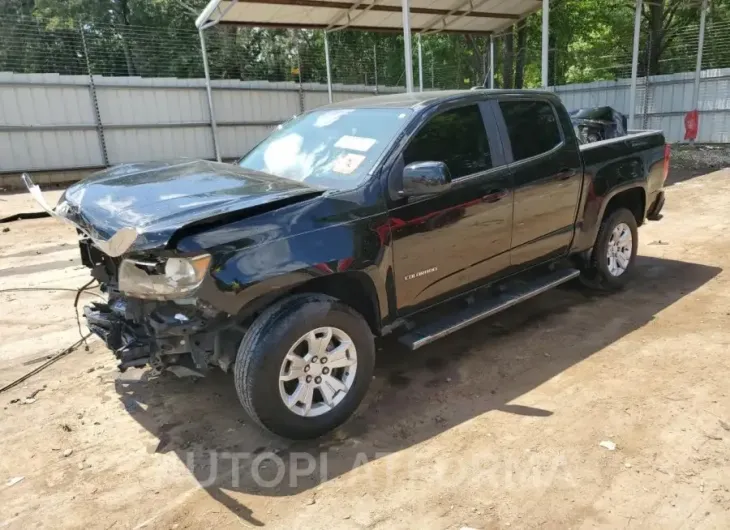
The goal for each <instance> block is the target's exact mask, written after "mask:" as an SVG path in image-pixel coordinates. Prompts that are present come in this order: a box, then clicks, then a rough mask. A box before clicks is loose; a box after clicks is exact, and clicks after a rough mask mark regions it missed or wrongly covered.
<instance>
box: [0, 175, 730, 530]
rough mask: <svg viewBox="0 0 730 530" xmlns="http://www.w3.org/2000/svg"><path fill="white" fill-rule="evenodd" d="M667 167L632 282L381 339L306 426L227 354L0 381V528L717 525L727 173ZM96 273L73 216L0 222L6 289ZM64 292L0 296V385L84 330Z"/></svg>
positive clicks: (726, 443)
mask: <svg viewBox="0 0 730 530" xmlns="http://www.w3.org/2000/svg"><path fill="white" fill-rule="evenodd" d="M675 181H676V182H677V183H676V184H674V185H672V186H670V187H669V188H668V190H667V206H666V208H665V212H664V213H665V217H664V219H663V220H662V221H661V222H658V223H656V222H652V223H649V224H647V225H646V226H645V227H643V228H641V229H640V238H641V246H640V251H639V252H640V257H639V261H638V270H637V274H636V278H635V280H634V282H633V284H632V286H631V288H630V289H628V290H626V291H624V292H622V293H619V294H615V295H610V296H597V295H595V294H592V293H589V292H586V291H584V290H582V289H580V288H577V287H576V286H573V285H571V286H566V287H564V288H560V289H558V290H555V291H553V292H550V293H546V294H544V295H541V296H539V297H537V298H535V299H533V300H531V301H529V302H526V303H524V304H522V305H520V306H518V307H516V308H513V309H511V310H509V311H508V312H505V313H502V314H500V315H498V316H497V317H495V318H492V319H489V320H487V321H483V322H482V323H479V324H476V325H474V326H472V327H470V328H468V329H466V330H465V331H464V332H462V333H459V334H457V335H456V336H451V337H448V338H446V339H443V340H441V341H440V342H437V343H435V344H432V345H430V346H429V347H426V348H424V349H422V350H419V351H418V352H416V353H412V352H408V351H406V350H405V349H404V348H402V347H400V346H398V345H397V344H396V343H395V342H394V341H393V340H392V339H389V340H385V341H383V342H382V343H381V344H380V345H379V358H378V366H377V375H376V377H375V379H374V380H373V382H372V386H371V389H370V392H369V394H368V396H367V398H366V402H365V404H364V406H363V407H362V408H361V409H360V411H359V412H358V414H357V415H356V417H355V418H354V419H353V420H352V421H350V422H349V423H348V424H346V425H345V426H344V428H342V429H340V430H339V431H337V432H335V433H334V434H333V435H331V436H329V437H327V438H326V439H324V440H320V441H318V442H316V443H309V444H302V443H300V444H291V443H288V442H286V441H284V440H280V439H276V438H273V437H271V436H269V435H266V434H263V433H262V432H260V431H259V430H258V429H256V428H255V427H254V426H252V425H251V422H250V420H249V419H248V418H246V417H245V416H244V414H243V412H242V408H241V407H240V405H239V403H238V401H237V398H236V395H235V392H234V389H233V382H232V380H231V377H230V376H228V375H226V374H223V373H219V374H215V375H214V376H212V377H210V378H208V379H205V380H202V381H199V382H193V381H191V380H181V379H176V378H175V377H174V376H171V375H170V376H162V377H160V378H157V379H154V378H149V376H148V374H147V372H146V371H143V370H130V371H128V372H127V373H125V374H119V373H117V372H116V370H115V362H114V360H113V357H112V355H111V354H110V353H109V352H107V351H105V349H104V348H103V347H102V345H101V344H100V343H99V342H98V341H90V344H89V351H88V352H86V351H84V350H83V348H82V349H79V350H77V351H75V352H73V353H71V354H70V355H68V356H67V357H64V358H63V359H61V360H59V361H58V362H56V363H55V364H53V365H51V366H49V367H48V368H46V369H45V370H44V371H42V372H41V373H40V374H38V375H36V376H34V377H32V378H31V379H29V380H28V381H26V382H25V383H23V384H21V385H20V386H18V387H15V388H13V389H11V390H9V391H7V392H3V393H1V394H0V407H2V408H3V409H2V413H1V415H0V418H1V420H0V527H8V528H23V529H27V528H34V527H58V528H60V527H63V528H82V527H83V528H100V529H107V530H108V529H111V528H140V527H146V528H179V529H182V528H200V527H206V528H239V527H257V526H266V527H269V528H287V529H292V528H347V529H349V528H352V529H357V528H372V529H399V528H435V529H460V528H463V527H471V528H477V529H490V528H506V527H512V528H538V527H539V528H673V529H680V528H702V529H709V528H717V529H725V528H730V383H729V382H730V357H729V356H728V351H729V350H730V325H729V320H730V319H729V316H730V273H728V271H727V268H728V267H730V236H728V234H730V215H728V214H730V170H728V169H726V170H722V171H717V172H714V173H710V174H705V175H700V176H696V175H695V174H693V173H686V174H684V175H683V176H679V177H677V178H676V179H675ZM18 200H22V199H21V198H20V197H19V196H2V197H0V208H2V209H3V210H4V211H6V210H8V209H10V208H11V207H12V208H17V207H18V205H17V203H16V202H15V201H18ZM3 228H10V231H9V232H3ZM87 278H88V274H87V271H86V270H85V269H83V268H82V267H81V266H80V263H79V261H78V251H77V248H76V243H75V235H74V232H73V230H72V229H70V228H68V227H65V226H63V225H61V224H59V223H58V222H56V221H53V220H51V219H37V220H25V221H17V222H13V223H7V224H5V225H0V290H2V289H12V288H26V287H47V288H50V287H63V288H76V287H78V286H80V285H82V284H83V283H85V282H86V281H87ZM74 294H75V293H74V292H71V291H54V292H38V291H10V292H8V291H6V292H0V335H1V337H2V340H0V387H2V386H4V385H5V384H7V383H9V382H10V381H12V380H14V379H15V378H16V377H18V376H20V375H22V374H23V373H25V372H27V371H29V370H31V369H33V368H35V367H36V366H39V364H40V363H42V362H43V361H44V360H45V359H46V358H47V356H49V355H52V354H53V353H55V352H57V351H60V350H62V349H63V348H64V347H65V346H67V345H69V344H71V343H73V342H74V341H76V340H77V339H78V333H79V332H78V330H77V327H76V321H75V317H74V311H73V307H72V302H73V297H74ZM82 299H83V300H85V301H89V300H92V299H93V296H92V295H90V294H84V295H83V297H82ZM601 442H613V443H615V446H616V447H615V449H614V450H609V449H608V448H605V447H603V446H601V445H600V444H601ZM604 445H608V446H611V444H608V443H607V444H604ZM20 478H22V479H21V480H18V479H20Z"/></svg>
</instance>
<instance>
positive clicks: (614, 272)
mask: <svg viewBox="0 0 730 530" xmlns="http://www.w3.org/2000/svg"><path fill="white" fill-rule="evenodd" d="M638 243H639V233H638V229H637V225H636V218H635V217H634V214H632V213H631V212H630V211H629V210H627V209H626V208H619V209H618V210H615V211H614V212H612V213H611V214H610V215H608V216H606V218H605V219H604V220H603V222H602V223H601V228H600V229H599V231H598V237H596V244H595V245H594V247H593V250H592V251H591V259H590V263H589V265H588V267H586V269H585V270H584V271H583V273H582V274H581V280H582V281H583V283H584V284H586V285H587V286H589V287H592V288H595V289H601V290H605V291H616V290H618V289H621V288H623V287H624V286H625V285H626V284H627V283H628V281H629V280H630V279H631V275H632V273H633V269H634V263H635V261H636V251H637V248H638Z"/></svg>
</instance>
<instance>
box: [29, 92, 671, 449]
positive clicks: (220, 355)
mask: <svg viewBox="0 0 730 530" xmlns="http://www.w3.org/2000/svg"><path fill="white" fill-rule="evenodd" d="M668 161H669V150H668V147H667V146H665V141H664V136H663V134H662V133H661V132H654V131H643V132H634V133H631V134H628V135H626V136H623V137H620V138H614V139H610V140H604V141H599V142H595V143H591V144H587V145H583V146H580V145H579V142H578V141H577V139H576V137H575V133H574V130H573V127H572V124H571V120H570V116H569V115H568V113H567V112H566V110H565V108H564V107H563V105H562V104H561V102H560V100H559V99H558V98H557V97H556V96H555V95H553V94H551V93H548V92H537V91H535V92H532V91H522V90H520V91H498V90H478V91H449V92H427V93H420V94H400V95H389V96H381V97H372V98H366V99H358V100H354V101H347V102H344V103H337V104H334V105H330V106H327V107H323V108H320V109H317V110H313V111H311V112H308V113H306V114H303V115H302V116H300V117H298V118H295V119H293V120H291V121H289V122H287V123H285V124H283V125H282V126H280V127H279V128H278V129H277V130H275V131H274V132H273V133H272V134H271V135H270V136H269V137H268V138H266V139H265V140H263V141H262V142H261V143H260V144H259V145H258V146H256V147H255V148H254V149H253V150H251V151H250V152H249V153H248V154H247V155H245V156H244V157H243V158H242V159H241V160H239V161H238V162H236V163H233V164H226V163H215V162H209V161H195V160H183V161H177V162H168V163H161V164H126V165H122V166H118V167H114V168H111V169H108V170H105V171H102V172H100V173H98V174H96V175H95V176H91V177H89V178H87V179H86V180H83V181H82V182H79V183H77V184H75V185H73V186H71V187H70V188H68V190H67V191H66V192H65V194H64V196H63V197H62V198H61V200H60V201H59V204H58V205H57V206H56V207H55V209H53V210H51V209H50V208H49V207H48V205H47V204H46V205H45V206H46V207H47V208H48V209H49V210H50V211H51V212H52V213H53V215H56V216H58V217H59V218H61V219H63V220H65V221H67V222H70V223H71V224H73V225H74V226H75V227H76V228H77V229H78V231H79V234H80V248H81V255H82V259H83V263H84V264H85V265H87V266H88V267H89V268H90V269H91V275H92V276H93V278H95V279H96V280H98V282H99V283H100V284H101V289H102V290H103V291H104V292H105V293H106V294H107V295H108V301H107V303H93V304H91V305H90V306H87V307H86V308H85V310H84V313H85V316H86V319H87V322H88V326H89V328H90V329H91V331H93V332H94V333H95V334H96V335H98V336H99V337H101V339H102V340H103V341H104V342H105V343H106V345H107V346H108V347H109V349H111V350H112V351H113V352H114V355H115V356H116V357H117V358H118V359H119V361H120V364H119V367H120V369H121V370H125V369H127V368H129V367H142V366H150V367H151V368H152V369H153V370H155V371H158V372H161V371H163V370H169V371H172V372H173V373H176V374H178V375H191V376H197V377H200V376H203V375H205V374H206V372H207V371H208V370H210V369H212V368H213V367H216V366H219V367H221V368H223V370H226V371H232V372H233V376H234V377H233V378H234V381H235V387H236V390H237V392H238V396H239V397H240V401H241V403H242V405H243V407H244V409H245V410H246V412H247V413H248V414H249V415H250V416H251V418H252V419H253V420H255V421H256V422H258V423H259V424H260V425H261V426H262V427H264V428H266V429H269V430H270V431H272V432H274V433H276V434H278V435H281V436H284V437H288V438H292V439H305V438H313V437H317V436H320V435H322V434H323V433H325V432H327V431H329V430H331V429H333V428H335V427H336V426H338V425H340V424H341V423H343V422H344V421H346V420H347V418H348V417H349V416H350V415H351V414H352V413H353V412H354V411H355V409H356V408H357V406H358V405H359V403H360V402H361V400H362V399H363V397H364V396H365V394H366V392H367V388H368V384H369V383H370V380H371V379H372V374H373V364H374V360H375V348H374V345H373V343H374V340H375V338H376V337H378V336H382V335H385V334H388V333H396V334H398V335H399V337H400V339H399V340H400V341H401V342H402V343H404V344H405V345H406V346H407V347H409V348H412V349H417V348H420V347H421V346H424V345H425V344H428V343H430V342H432V341H434V340H436V339H438V338H440V337H443V336H445V335H448V334H449V333H454V332H458V331H459V330H461V329H463V328H464V327H465V326H467V325H472V324H474V323H476V322H478V321H479V320H481V319H483V318H485V317H488V316H489V315H492V314H494V313H496V312H498V311H500V310H503V309H505V308H507V307H510V306H512V305H514V304H517V303H519V302H520V301H522V300H525V299H528V298H530V297H532V296H535V295H537V294H539V293H542V292H544V291H546V290H548V289H550V288H552V287H555V286H557V285H559V284H562V283H565V282H568V281H570V280H572V279H574V278H578V277H580V279H582V281H584V282H585V283H587V284H588V285H590V286H593V287H595V288H597V289H604V290H615V289H620V288H622V287H624V286H625V285H626V283H627V282H628V281H629V279H630V277H631V276H632V273H633V272H634V262H635V257H636V250H637V246H638V234H637V227H638V226H640V225H642V224H643V223H644V222H645V220H646V219H659V218H660V217H661V216H660V211H661V209H662V206H663V205H664V193H663V191H662V187H663V184H664V181H665V178H666V176H667V171H668ZM25 178H26V184H27V185H28V187H29V189H30V190H31V192H32V193H33V194H34V195H35V196H36V198H37V199H39V201H40V202H42V203H43V199H42V195H41V194H40V190H39V189H38V187H37V186H35V185H34V184H33V183H32V181H31V180H30V177H28V176H27V175H26V176H25Z"/></svg>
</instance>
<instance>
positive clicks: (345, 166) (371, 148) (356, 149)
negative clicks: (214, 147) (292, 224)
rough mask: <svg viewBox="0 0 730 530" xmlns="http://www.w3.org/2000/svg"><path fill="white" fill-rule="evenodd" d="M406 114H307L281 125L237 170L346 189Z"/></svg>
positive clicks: (388, 111)
mask: <svg viewBox="0 0 730 530" xmlns="http://www.w3.org/2000/svg"><path fill="white" fill-rule="evenodd" d="M410 114H411V110H410V109H399V108H390V109H367V108H362V109H335V110H321V111H314V112H310V113H307V114H304V115H303V116H301V117H299V118H296V119H294V120H292V121H290V122H288V123H285V124H283V125H281V126H280V129H278V130H276V131H274V132H273V133H272V134H271V136H269V137H268V138H267V139H266V140H264V141H263V142H261V143H260V144H259V145H257V146H256V147H255V148H254V149H253V150H252V151H251V152H250V153H248V154H247V155H246V156H244V157H243V158H242V159H241V161H240V162H239V165H240V166H241V167H243V168H247V169H254V170H256V171H263V172H265V173H269V174H272V175H276V176H279V177H284V178H288V179H292V180H298V181H304V182H306V183H307V184H312V185H315V186H321V187H323V188H329V189H336V190H346V189H352V188H354V187H356V186H358V185H359V184H360V183H361V182H363V181H364V180H365V178H366V176H367V174H368V171H370V170H371V169H372V167H373V164H375V162H376V161H377V160H378V158H379V157H380V155H381V154H382V153H383V151H384V150H385V148H386V147H387V146H388V143H389V142H390V141H391V140H392V139H393V138H394V137H395V136H396V134H398V132H399V131H400V130H401V129H402V128H403V126H404V125H405V123H406V122H407V121H408V119H407V118H408V116H410Z"/></svg>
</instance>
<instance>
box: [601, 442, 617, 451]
mask: <svg viewBox="0 0 730 530" xmlns="http://www.w3.org/2000/svg"><path fill="white" fill-rule="evenodd" d="M598 445H600V446H601V447H603V448H605V449H608V450H609V451H615V450H616V444H615V443H614V442H612V441H611V440H603V441H602V442H601V443H599V444H598Z"/></svg>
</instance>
